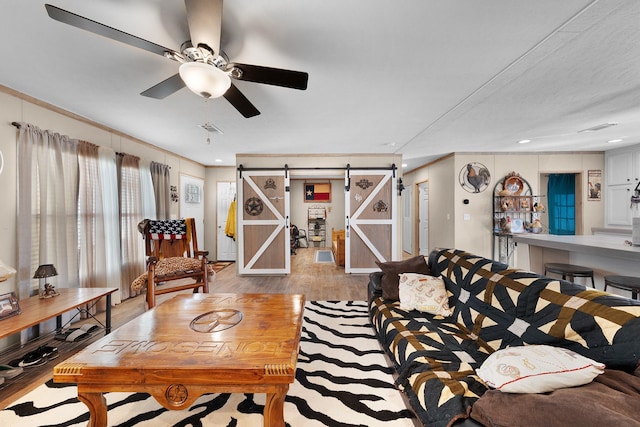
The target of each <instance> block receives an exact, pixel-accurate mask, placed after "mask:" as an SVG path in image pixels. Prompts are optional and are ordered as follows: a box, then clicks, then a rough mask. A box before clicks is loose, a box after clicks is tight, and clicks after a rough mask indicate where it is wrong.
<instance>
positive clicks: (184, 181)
mask: <svg viewBox="0 0 640 427" xmlns="http://www.w3.org/2000/svg"><path fill="white" fill-rule="evenodd" d="M180 191H182V194H181V195H180V218H193V219H195V222H196V236H197V238H198V249H200V250H203V251H204V250H207V245H206V244H205V243H206V242H205V241H204V200H203V197H204V180H202V179H200V178H196V177H193V176H189V175H180Z"/></svg>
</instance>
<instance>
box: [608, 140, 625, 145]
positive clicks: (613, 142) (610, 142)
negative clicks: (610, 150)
mask: <svg viewBox="0 0 640 427" xmlns="http://www.w3.org/2000/svg"><path fill="white" fill-rule="evenodd" d="M607 142H608V143H609V144H615V143H616V142H622V140H621V139H610V140H609V141H607Z"/></svg>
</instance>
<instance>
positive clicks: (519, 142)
mask: <svg viewBox="0 0 640 427" xmlns="http://www.w3.org/2000/svg"><path fill="white" fill-rule="evenodd" d="M529 142H531V140H530V139H521V140H520V141H518V144H527V143H529Z"/></svg>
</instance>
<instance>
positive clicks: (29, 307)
mask: <svg viewBox="0 0 640 427" xmlns="http://www.w3.org/2000/svg"><path fill="white" fill-rule="evenodd" d="M56 290H57V291H58V293H59V294H60V295H58V296H55V297H53V298H40V297H39V296H37V295H36V296H33V297H30V298H26V299H22V300H20V301H18V303H19V304H20V311H21V313H20V314H18V315H16V316H13V317H9V318H7V319H4V320H1V321H0V338H4V337H7V336H9V335H13V334H15V333H17V332H20V331H22V330H23V329H26V328H29V327H31V326H35V325H37V324H39V323H42V322H45V321H47V320H49V319H52V318H54V317H55V318H56V328H57V329H60V328H62V314H63V313H66V312H67V311H70V310H73V309H74V308H78V307H80V306H82V305H85V304H89V303H91V302H93V301H96V302H97V301H98V300H99V299H100V298H102V297H105V296H106V297H107V307H106V313H105V325H104V326H105V334H108V333H109V332H111V294H113V293H114V292H115V291H117V290H118V289H117V288H57V289H56Z"/></svg>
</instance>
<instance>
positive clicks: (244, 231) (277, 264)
mask: <svg viewBox="0 0 640 427" xmlns="http://www.w3.org/2000/svg"><path fill="white" fill-rule="evenodd" d="M237 205H238V206H237V211H238V215H237V218H238V225H237V231H238V238H237V243H238V271H239V273H240V274H245V275H251V274H288V273H290V272H291V256H290V251H291V235H290V229H289V225H290V224H289V176H288V174H287V173H286V172H285V171H241V172H239V175H238V197H237Z"/></svg>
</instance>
